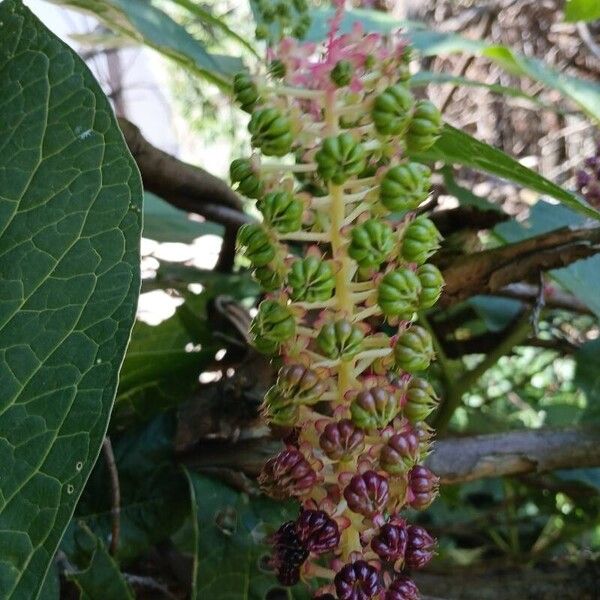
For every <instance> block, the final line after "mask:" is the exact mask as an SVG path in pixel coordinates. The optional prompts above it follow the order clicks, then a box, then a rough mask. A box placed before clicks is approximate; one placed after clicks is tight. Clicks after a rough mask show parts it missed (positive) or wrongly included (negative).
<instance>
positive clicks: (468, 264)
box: [440, 227, 600, 306]
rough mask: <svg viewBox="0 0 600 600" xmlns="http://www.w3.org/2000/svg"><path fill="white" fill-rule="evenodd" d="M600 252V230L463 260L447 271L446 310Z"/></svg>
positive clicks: (547, 237) (563, 233) (541, 238)
mask: <svg viewBox="0 0 600 600" xmlns="http://www.w3.org/2000/svg"><path fill="white" fill-rule="evenodd" d="M598 252H600V227H587V228H581V229H570V228H564V229H558V230H556V231H552V232H550V233H545V234H543V235H538V236H535V237H532V238H529V239H527V240H523V241H522V242H517V243H514V244H507V245H506V246H501V247H499V248H494V249H492V250H486V251H484V252H478V253H476V254H470V255H467V256H461V257H460V258H458V259H456V260H455V261H454V262H453V263H451V264H450V265H449V266H447V267H446V268H444V270H443V273H444V279H445V281H446V287H445V289H444V294H443V295H442V298H441V302H440V303H441V305H442V306H450V305H452V304H456V303H457V302H460V301H462V300H465V299H466V298H469V297H471V296H474V295H477V294H493V293H495V292H498V291H499V290H501V289H503V288H505V287H506V286H508V285H509V284H511V283H515V282H519V281H526V280H528V279H532V278H534V277H536V276H539V273H540V272H541V271H547V270H550V269H557V268H560V267H565V266H567V265H569V264H571V263H573V262H575V261H577V260H580V259H582V258H587V257H589V256H592V255H594V254H596V253H598Z"/></svg>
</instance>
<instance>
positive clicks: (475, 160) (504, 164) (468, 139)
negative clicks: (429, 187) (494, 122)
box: [423, 125, 600, 219]
mask: <svg viewBox="0 0 600 600" xmlns="http://www.w3.org/2000/svg"><path fill="white" fill-rule="evenodd" d="M423 158H426V159H428V160H441V161H444V162H445V163H446V164H460V165H464V166H467V167H472V168H474V169H478V170H480V171H485V172H486V173H490V174H492V175H497V176H498V177H501V178H502V179H507V180H508V181H514V182H516V183H518V184H520V185H522V186H523V187H526V188H529V189H531V190H535V191H536V192H539V193H540V194H544V195H547V196H551V197H552V198H556V199H557V200H560V201H561V202H562V203H563V204H565V205H566V206H568V207H569V208H571V209H572V210H574V211H576V212H579V213H581V214H583V215H586V216H588V217H592V218H594V219H600V213H599V212H598V211H596V210H595V209H594V208H592V207H591V206H589V205H588V204H585V203H584V202H583V201H582V200H581V199H580V198H579V196H577V195H576V194H573V193H571V192H569V191H567V190H565V189H563V188H561V187H560V186H558V185H556V184H555V183H552V182H551V181H549V180H548V179H546V178H545V177H542V176H541V175H539V174H538V173H536V172H535V171H532V170H531V169H528V168H527V167H524V166H523V165H522V164H520V163H519V162H517V161H516V160H515V159H514V158H511V157H510V156H508V154H505V153H504V152H502V150H498V149H497V148H494V147H493V146H490V145H489V144H486V143H484V142H480V141H479V140H476V139H475V138H474V137H472V136H470V135H469V134H468V133H465V132H464V131H460V130H459V129H456V128H455V127H452V126H451V125H444V129H443V131H442V135H441V136H440V138H439V139H438V141H437V142H436V143H435V144H434V146H433V147H432V148H431V149H430V150H429V151H428V152H427V153H426V154H425V155H423Z"/></svg>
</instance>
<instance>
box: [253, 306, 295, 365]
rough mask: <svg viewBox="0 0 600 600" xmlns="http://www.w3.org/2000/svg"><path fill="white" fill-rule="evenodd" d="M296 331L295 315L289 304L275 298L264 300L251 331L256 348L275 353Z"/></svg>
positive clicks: (267, 352)
mask: <svg viewBox="0 0 600 600" xmlns="http://www.w3.org/2000/svg"><path fill="white" fill-rule="evenodd" d="M295 332H296V321H295V319H294V315H293V314H292V312H291V311H290V309H289V308H288V307H287V306H283V305H281V304H279V302H275V301H274V300H263V301H262V302H261V303H260V305H259V307H258V313H257V315H256V317H254V320H253V321H252V325H251V326H250V333H251V334H252V336H253V338H254V345H255V346H256V348H257V349H258V350H259V351H260V352H263V353H265V354H273V353H274V352H275V351H276V350H277V348H278V347H279V345H280V344H281V343H282V342H285V341H287V340H289V339H290V338H291V337H293V336H294V333H295Z"/></svg>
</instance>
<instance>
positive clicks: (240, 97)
mask: <svg viewBox="0 0 600 600" xmlns="http://www.w3.org/2000/svg"><path fill="white" fill-rule="evenodd" d="M233 93H234V96H235V100H236V102H237V103H238V104H239V105H240V107H241V109H242V110H244V111H246V112H247V113H251V112H252V111H253V110H254V107H255V106H256V104H257V103H258V101H259V100H260V97H259V94H258V88H257V87H256V84H255V83H254V81H253V79H252V77H251V76H250V74H249V73H246V72H242V73H236V74H235V75H234V77H233Z"/></svg>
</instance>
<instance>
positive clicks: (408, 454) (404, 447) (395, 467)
mask: <svg viewBox="0 0 600 600" xmlns="http://www.w3.org/2000/svg"><path fill="white" fill-rule="evenodd" d="M419 446H420V439H419V434H418V432H417V431H416V430H415V429H414V428H413V427H411V426H410V425H408V424H407V426H406V427H404V428H403V430H402V431H399V432H398V433H395V434H394V435H393V436H392V437H391V438H390V439H389V440H388V442H387V444H386V445H385V446H384V447H383V448H382V449H381V455H380V457H379V462H380V464H381V468H382V469H385V470H386V471H387V472H388V473H391V474H392V475H400V474H402V473H406V471H407V470H408V469H410V467H412V466H413V465H414V464H415V463H416V462H417V460H418V459H419V455H420V452H419Z"/></svg>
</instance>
